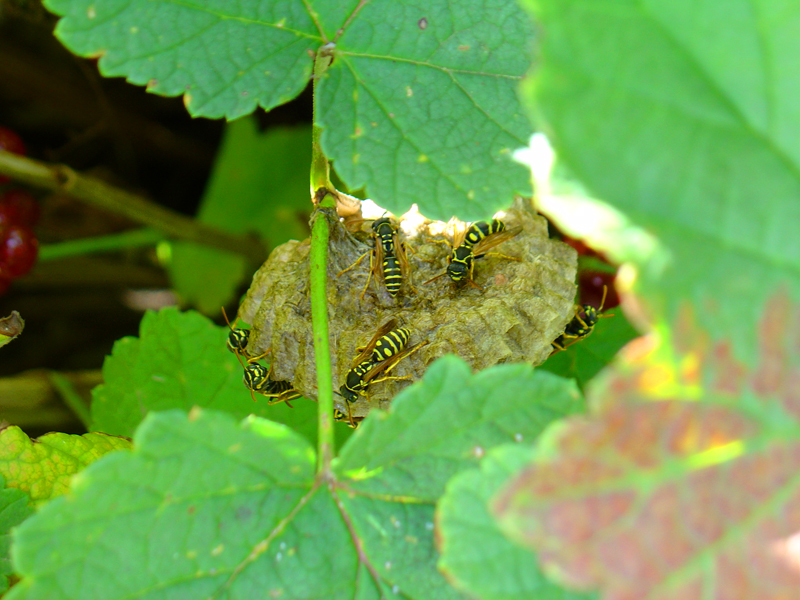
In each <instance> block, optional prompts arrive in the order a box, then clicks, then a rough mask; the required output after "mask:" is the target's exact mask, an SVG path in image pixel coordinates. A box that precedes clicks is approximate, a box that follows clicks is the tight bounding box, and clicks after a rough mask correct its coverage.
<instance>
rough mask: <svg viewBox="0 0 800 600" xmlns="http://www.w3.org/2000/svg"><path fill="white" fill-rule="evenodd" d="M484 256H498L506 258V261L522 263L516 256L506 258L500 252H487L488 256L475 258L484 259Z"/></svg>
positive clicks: (482, 255)
mask: <svg viewBox="0 0 800 600" xmlns="http://www.w3.org/2000/svg"><path fill="white" fill-rule="evenodd" d="M484 256H497V257H500V258H505V259H506V260H515V261H517V262H522V259H521V258H517V257H516V256H506V255H505V254H500V253H499V252H487V253H486V254H481V255H480V256H476V257H475V258H476V259H478V258H483V257H484Z"/></svg>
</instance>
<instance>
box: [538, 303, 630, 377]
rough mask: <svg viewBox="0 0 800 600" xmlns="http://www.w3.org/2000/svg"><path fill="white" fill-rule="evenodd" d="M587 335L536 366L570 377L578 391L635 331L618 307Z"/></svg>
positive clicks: (606, 363) (607, 312)
mask: <svg viewBox="0 0 800 600" xmlns="http://www.w3.org/2000/svg"><path fill="white" fill-rule="evenodd" d="M603 316H604V317H605V316H608V317H613V318H609V319H605V318H604V319H601V320H600V321H598V323H597V325H595V328H594V331H593V332H592V333H591V335H589V336H588V337H587V338H584V339H583V340H580V341H578V342H575V343H574V344H572V345H571V346H569V347H568V348H567V349H566V350H564V351H563V352H556V353H555V354H552V355H551V356H550V358H548V359H547V360H546V361H545V362H544V364H542V365H540V366H539V367H538V368H539V369H543V370H545V371H549V372H551V373H555V374H556V375H560V376H562V377H569V378H570V379H574V380H575V382H576V383H577V384H578V387H579V388H581V390H584V389H585V388H586V384H587V383H589V381H590V380H591V379H592V377H594V376H595V375H597V374H598V373H599V372H600V370H601V369H603V368H604V367H605V366H606V365H608V364H609V363H610V362H611V360H612V359H613V358H614V356H616V354H617V352H619V350H620V349H621V348H622V347H623V346H624V345H625V344H627V343H628V342H630V341H631V340H632V339H634V338H636V337H637V336H638V335H639V334H638V332H637V331H636V330H635V329H634V328H633V327H631V324H630V323H628V320H627V319H626V318H625V315H624V314H622V312H621V311H619V310H609V311H606V312H604V313H603Z"/></svg>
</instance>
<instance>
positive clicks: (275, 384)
mask: <svg viewBox="0 0 800 600" xmlns="http://www.w3.org/2000/svg"><path fill="white" fill-rule="evenodd" d="M222 316H223V317H224V318H225V322H226V323H227V324H228V329H230V330H231V331H230V333H229V334H228V339H227V341H226V343H225V345H226V346H227V348H228V350H230V351H231V352H233V353H234V354H235V355H236V358H237V359H239V364H242V358H244V359H245V360H246V361H247V364H246V365H244V364H243V365H242V366H244V377H243V381H244V385H245V387H246V388H247V389H248V390H250V394H251V395H252V394H253V392H256V393H258V394H261V395H263V396H267V397H268V398H271V400H270V401H269V404H277V403H279V402H286V404H287V405H288V406H289V407H291V406H292V405H291V404H289V402H290V401H291V400H294V399H295V398H299V397H300V396H301V394H300V392H298V391H297V390H296V389H294V388H293V387H292V384H291V383H289V382H288V381H276V380H274V379H272V368H269V369H268V368H267V367H265V366H263V365H260V364H258V362H257V361H259V360H261V359H262V358H264V357H265V356H267V355H268V354H269V350H267V351H266V352H265V353H264V354H262V355H260V356H255V357H250V356H249V355H248V354H247V342H248V341H249V340H250V330H249V329H240V328H237V327H236V326H235V325H236V323H235V322H234V324H233V325H231V322H230V321H229V320H228V315H227V314H226V313H225V309H224V308H223V309H222ZM237 320H238V319H237ZM255 399H256V398H255V396H253V400H255Z"/></svg>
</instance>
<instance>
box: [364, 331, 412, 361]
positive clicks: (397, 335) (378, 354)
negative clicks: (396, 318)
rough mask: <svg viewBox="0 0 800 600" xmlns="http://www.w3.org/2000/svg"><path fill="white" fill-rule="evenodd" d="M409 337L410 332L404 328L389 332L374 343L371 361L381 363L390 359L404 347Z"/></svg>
mask: <svg viewBox="0 0 800 600" xmlns="http://www.w3.org/2000/svg"><path fill="white" fill-rule="evenodd" d="M410 336H411V332H410V331H409V330H408V329H406V328H405V327H401V328H400V329H395V330H394V331H390V332H389V333H387V334H386V335H385V336H383V337H382V338H380V339H379V340H378V341H377V342H375V349H374V350H373V351H372V357H371V361H381V360H386V359H388V358H391V357H392V356H394V355H395V354H397V353H398V352H400V351H401V350H402V349H403V348H405V347H406V344H408V338H409V337H410Z"/></svg>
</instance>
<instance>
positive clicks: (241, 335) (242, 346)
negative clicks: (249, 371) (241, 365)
mask: <svg viewBox="0 0 800 600" xmlns="http://www.w3.org/2000/svg"><path fill="white" fill-rule="evenodd" d="M222 316H223V317H224V319H225V323H227V324H228V329H230V330H231V331H230V333H229V334H228V340H227V341H226V342H225V345H226V346H227V347H228V350H230V351H231V352H233V353H234V354H235V355H236V356H237V357H239V356H246V355H247V351H246V348H247V342H249V341H250V330H249V329H241V328H239V329H237V328H236V327H235V325H236V321H238V320H239V319H238V318H237V319H236V321H234V323H233V325H231V322H230V321H229V320H228V315H227V313H226V312H225V307H223V308H222Z"/></svg>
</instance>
